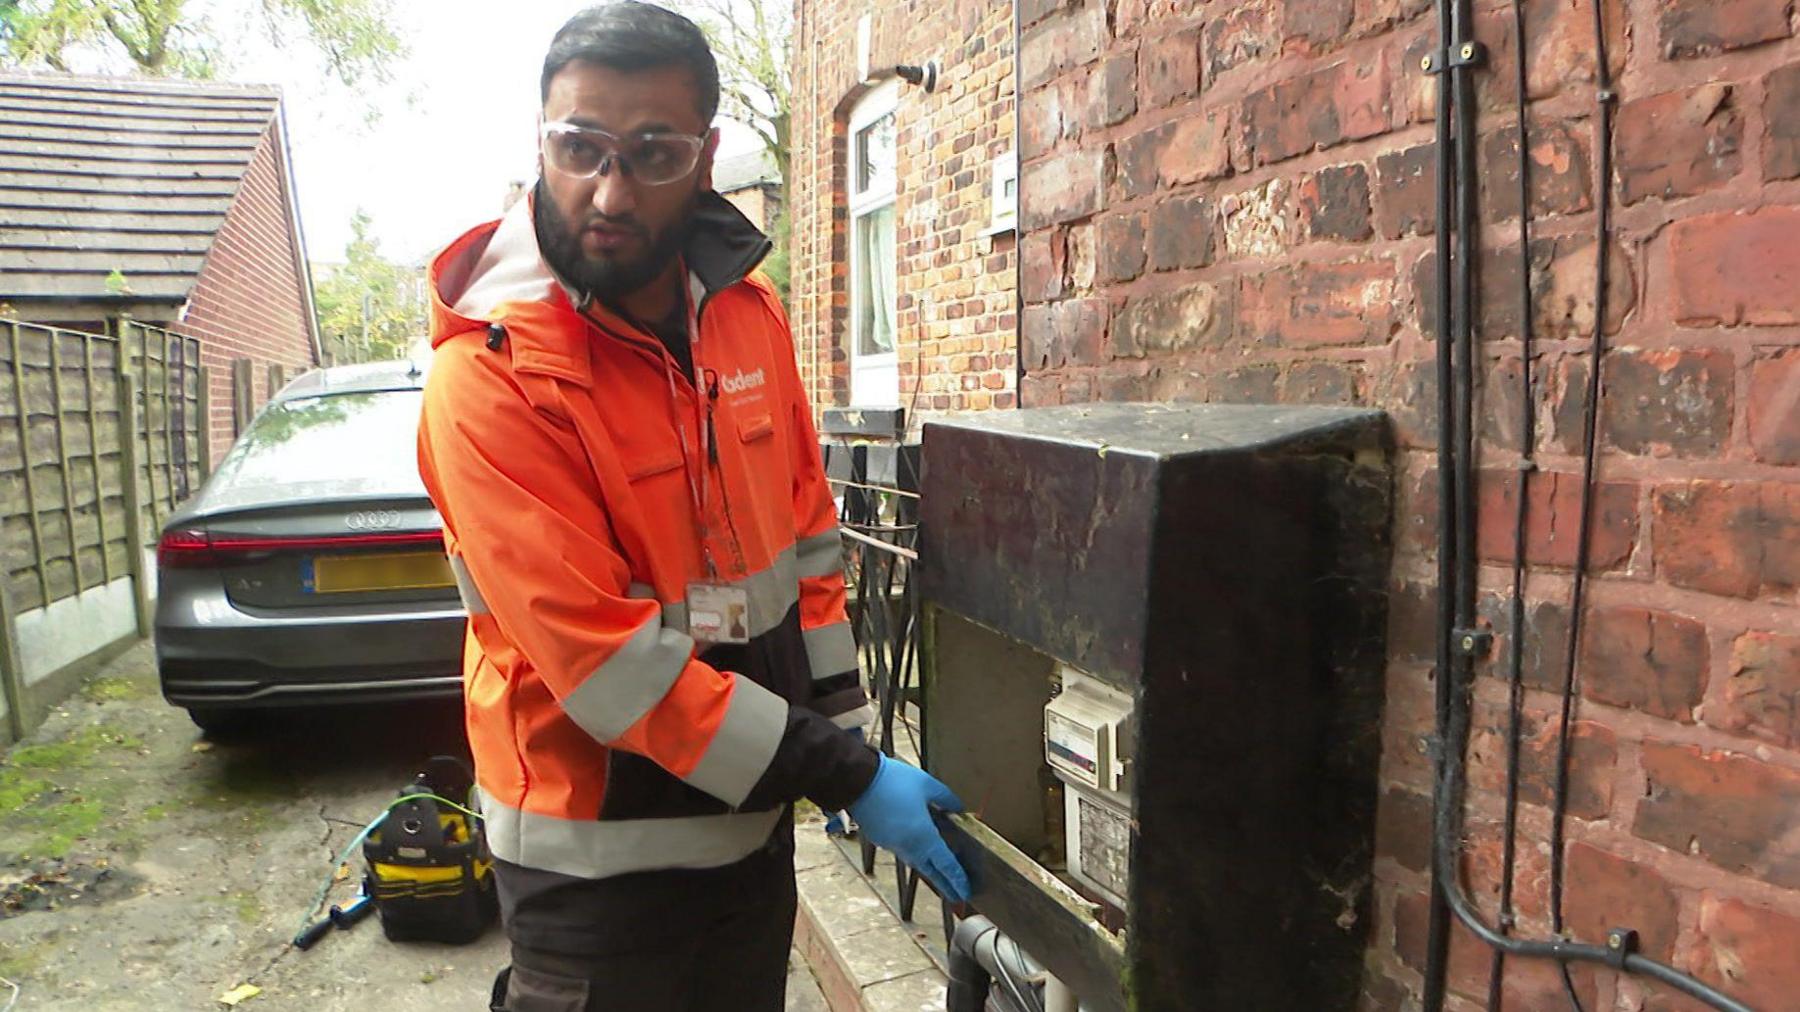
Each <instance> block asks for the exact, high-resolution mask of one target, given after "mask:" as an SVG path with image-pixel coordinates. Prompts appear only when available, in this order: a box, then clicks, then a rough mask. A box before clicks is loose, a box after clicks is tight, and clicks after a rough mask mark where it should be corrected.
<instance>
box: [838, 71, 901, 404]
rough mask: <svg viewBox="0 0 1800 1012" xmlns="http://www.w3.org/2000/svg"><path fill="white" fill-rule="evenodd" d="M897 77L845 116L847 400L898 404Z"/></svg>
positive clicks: (871, 93)
mask: <svg viewBox="0 0 1800 1012" xmlns="http://www.w3.org/2000/svg"><path fill="white" fill-rule="evenodd" d="M899 96H900V89H899V84H898V82H895V81H889V82H887V83H885V84H883V85H881V86H880V87H879V88H877V89H875V90H874V91H872V92H870V93H869V94H868V95H867V96H865V97H864V98H863V100H862V101H861V102H858V103H857V105H856V108H855V109H853V110H851V113H850V145H849V158H850V165H849V170H850V171H849V172H848V173H847V176H848V178H849V181H850V403H851V404H853V405H877V404H898V403H899V401H900V370H899V363H898V357H897V356H896V355H895V351H894V349H895V327H894V318H895V301H894V284H895V271H894V193H895V158H894V154H895V149H894V110H895V107H896V105H897V104H898V101H899Z"/></svg>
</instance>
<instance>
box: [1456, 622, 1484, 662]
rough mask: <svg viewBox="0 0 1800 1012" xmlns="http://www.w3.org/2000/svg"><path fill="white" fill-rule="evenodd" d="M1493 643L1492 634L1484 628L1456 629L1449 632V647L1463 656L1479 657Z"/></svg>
mask: <svg viewBox="0 0 1800 1012" xmlns="http://www.w3.org/2000/svg"><path fill="white" fill-rule="evenodd" d="M1493 645H1494V634H1493V633H1492V632H1490V631H1489V630H1486V629H1456V630H1453V631H1452V632H1451V634H1450V647H1451V649H1453V650H1455V651H1456V652H1457V653H1458V654H1461V655H1462V656H1464V657H1481V656H1483V655H1485V654H1486V653H1487V652H1488V648H1489V647H1491V646H1493Z"/></svg>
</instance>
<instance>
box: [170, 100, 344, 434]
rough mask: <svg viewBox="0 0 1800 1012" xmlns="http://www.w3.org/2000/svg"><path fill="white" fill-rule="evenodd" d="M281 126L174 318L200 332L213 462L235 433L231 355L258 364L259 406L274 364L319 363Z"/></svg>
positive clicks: (294, 371)
mask: <svg viewBox="0 0 1800 1012" xmlns="http://www.w3.org/2000/svg"><path fill="white" fill-rule="evenodd" d="M280 130H281V126H280V123H279V122H276V123H273V124H271V125H270V126H269V129H268V130H267V131H266V132H265V133H264V134H263V138H262V143H261V144H260V145H258V147H257V149H256V154H255V156H254V157H252V158H251V159H250V165H249V167H248V168H247V169H246V170H245V172H244V178H243V183H242V185H241V186H240V187H239V189H238V194H237V199H236V200H235V201H233V203H232V205H231V210H230V211H229V212H227V213H226V215H225V223H224V225H222V226H221V227H220V228H219V233H218V236H217V237H216V238H215V239H214V240H213V244H212V249H211V251H210V252H209V253H208V254H207V257H206V265H205V266H204V267H202V268H201V270H200V278H199V280H198V281H197V282H196V283H195V285H194V293H193V295H192V296H191V297H190V299H189V303H188V311H187V316H186V318H185V319H183V320H182V321H181V322H180V323H179V324H175V325H174V329H176V330H179V331H180V332H181V333H184V334H190V335H192V336H194V337H197V338H199V339H200V364H201V365H203V366H204V367H205V368H206V369H207V370H208V377H209V388H208V391H207V396H208V397H209V398H210V399H211V404H212V410H211V416H212V417H211V419H210V421H211V427H212V433H211V444H210V445H211V447H212V457H213V460H212V462H213V463H214V464H216V463H218V461H219V459H220V458H222V457H223V456H224V455H225V451H227V450H229V449H230V448H231V442H232V440H233V439H235V438H237V431H236V428H235V426H234V425H233V422H232V412H231V404H232V400H231V398H232V386H231V364H232V362H233V361H235V360H237V359H240V358H248V359H250V360H252V361H253V362H254V363H255V367H254V368H253V369H252V370H251V388H252V391H253V400H254V402H255V403H256V404H257V405H261V404H262V403H264V402H265V401H267V400H268V398H269V395H270V394H271V393H273V391H271V390H269V389H268V383H269V376H268V372H269V366H270V365H271V364H280V365H281V366H282V367H283V369H284V370H285V372H286V373H287V375H288V376H295V375H298V374H299V373H301V372H303V371H305V370H307V369H310V368H312V366H313V365H315V364H316V363H315V362H314V358H313V346H312V336H311V331H310V330H309V321H308V314H309V312H310V310H309V308H308V305H307V299H306V280H305V275H304V274H303V273H301V270H300V265H299V262H298V261H297V260H296V259H295V256H294V250H295V248H296V244H295V241H294V223H293V218H292V216H291V214H290V210H289V208H290V204H289V194H288V192H287V174H286V172H285V171H284V170H283V167H282V161H281V160H282V158H283V157H284V155H283V151H284V145H283V142H282V139H281V133H280Z"/></svg>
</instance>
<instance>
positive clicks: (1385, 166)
mask: <svg viewBox="0 0 1800 1012" xmlns="http://www.w3.org/2000/svg"><path fill="white" fill-rule="evenodd" d="M1375 222H1376V225H1377V227H1378V228H1380V229H1381V234H1382V235H1384V236H1386V237H1388V238H1389V239H1398V238H1401V237H1402V236H1407V235H1430V234H1431V233H1432V232H1434V231H1436V224H1437V145H1435V144H1418V145H1414V146H1413V147H1410V148H1405V149H1402V150H1400V151H1389V152H1387V153H1386V154H1383V155H1381V156H1380V157H1378V158H1376V159H1375Z"/></svg>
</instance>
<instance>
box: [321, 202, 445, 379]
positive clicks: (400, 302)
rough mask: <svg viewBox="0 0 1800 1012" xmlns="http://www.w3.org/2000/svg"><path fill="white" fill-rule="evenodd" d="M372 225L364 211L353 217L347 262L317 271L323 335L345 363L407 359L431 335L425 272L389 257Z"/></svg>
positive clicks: (338, 358) (346, 256)
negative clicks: (426, 331)
mask: <svg viewBox="0 0 1800 1012" xmlns="http://www.w3.org/2000/svg"><path fill="white" fill-rule="evenodd" d="M370 227H371V220H370V218H369V215H368V214H367V213H365V212H363V211H362V210H360V209H359V210H358V211H357V212H356V214H355V215H354V216H353V217H352V218H351V219H350V233H351V237H350V243H349V245H348V246H346V247H345V248H344V263H343V264H342V265H334V266H330V267H324V266H320V265H315V266H314V267H313V302H314V304H315V305H316V306H317V307H318V311H319V332H320V333H321V334H323V335H324V336H325V342H326V348H327V350H328V351H331V352H332V353H333V354H334V356H335V357H336V358H337V360H338V361H339V362H345V361H357V362H367V361H375V360H380V359H396V358H404V357H406V353H407V351H408V350H410V349H411V347H412V346H413V344H414V343H416V342H417V341H418V340H419V339H420V338H421V337H423V336H424V334H425V298H424V286H423V282H424V271H423V269H421V268H419V267H411V266H408V265H406V264H401V263H396V262H394V261H392V260H389V259H387V258H386V257H385V256H383V255H382V253H381V245H380V243H379V241H377V240H376V238H375V237H374V236H373V235H371V234H370ZM365 310H366V311H367V313H366V318H365ZM365 319H366V322H367V328H366V331H365V327H364V324H365ZM365 332H366V334H367V340H366V342H365V340H364V335H365Z"/></svg>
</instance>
